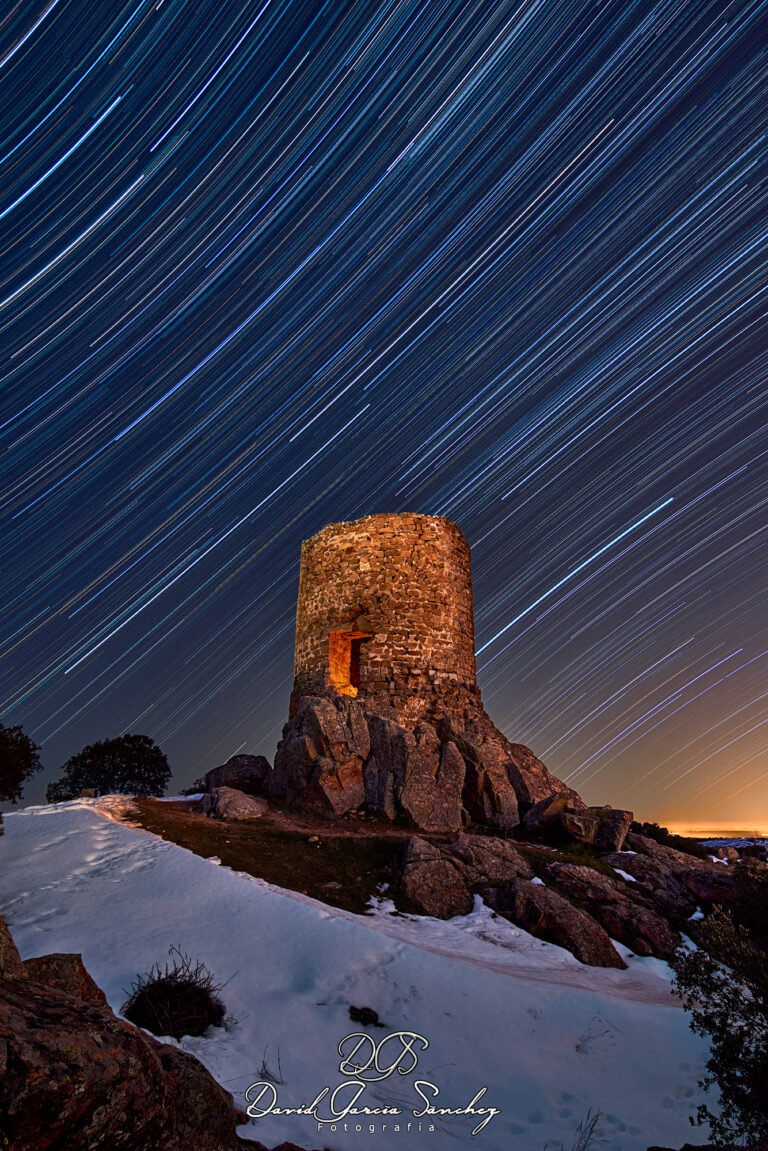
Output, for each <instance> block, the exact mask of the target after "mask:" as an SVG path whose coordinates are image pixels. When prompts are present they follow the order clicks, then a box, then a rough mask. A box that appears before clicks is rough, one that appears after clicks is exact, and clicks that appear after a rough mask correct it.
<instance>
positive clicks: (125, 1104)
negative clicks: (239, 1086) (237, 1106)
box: [0, 919, 259, 1151]
mask: <svg viewBox="0 0 768 1151" xmlns="http://www.w3.org/2000/svg"><path fill="white" fill-rule="evenodd" d="M0 1069H2V1075H0V1146H3V1147H12V1148H14V1149H15V1151H42V1149H43V1148H46V1147H67V1148H68V1151H87V1149H89V1148H93V1147H110V1148H115V1151H118V1149H119V1148H125V1149H126V1151H133V1149H134V1148H136V1147H158V1148H159V1147H162V1148H164V1151H188V1149H189V1148H190V1147H194V1148H196V1151H235V1149H236V1148H244V1147H248V1148H253V1147H258V1146H259V1145H257V1144H254V1143H250V1142H247V1141H246V1140H243V1139H240V1138H239V1137H238V1135H237V1132H236V1130H235V1127H236V1123H237V1122H238V1121H242V1118H241V1119H240V1120H238V1116H237V1114H236V1112H235V1110H234V1107H233V1101H232V1096H231V1095H230V1094H229V1092H228V1091H225V1090H224V1088H223V1087H220V1086H219V1084H218V1083H216V1081H215V1080H214V1079H213V1078H212V1076H211V1075H210V1074H209V1073H208V1071H206V1069H205V1067H203V1065H202V1063H199V1062H198V1060H197V1059H195V1058H194V1057H193V1056H192V1055H188V1054H187V1053H186V1052H184V1051H180V1050H179V1049H178V1048H177V1047H172V1046H170V1045H169V1044H166V1043H159V1042H158V1041H157V1040H155V1039H152V1038H151V1036H149V1035H147V1034H146V1033H145V1032H143V1031H140V1030H139V1029H138V1028H136V1027H132V1026H131V1024H129V1023H125V1022H124V1021H123V1020H121V1019H118V1018H116V1016H115V1015H113V1014H112V1011H111V1010H110V1008H109V1007H108V1006H107V1004H106V1000H105V998H104V995H103V993H102V992H101V991H100V989H99V988H98V987H97V986H96V984H95V983H94V982H93V980H92V979H91V977H90V976H89V975H88V973H87V971H86V970H85V968H84V967H83V964H82V959H81V958H80V956H79V955H48V956H44V957H42V958H40V959H28V960H26V961H25V962H24V963H22V962H21V960H20V958H19V953H18V951H17V950H16V946H15V944H14V942H13V939H12V938H11V935H10V932H9V931H8V929H7V927H6V925H5V923H4V922H3V920H2V919H0Z"/></svg>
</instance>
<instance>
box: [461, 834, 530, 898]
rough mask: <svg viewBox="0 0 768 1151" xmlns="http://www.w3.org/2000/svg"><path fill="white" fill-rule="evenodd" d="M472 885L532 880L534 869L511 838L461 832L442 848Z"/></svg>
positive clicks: (466, 881) (468, 883)
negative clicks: (512, 880) (510, 840)
mask: <svg viewBox="0 0 768 1151" xmlns="http://www.w3.org/2000/svg"><path fill="white" fill-rule="evenodd" d="M442 854H443V856H444V857H445V858H447V859H450V861H451V863H453V866H454V867H455V868H456V869H457V871H458V872H459V874H460V875H461V877H462V879H463V880H464V882H465V883H466V884H467V886H468V887H470V888H477V887H479V886H481V885H485V884H496V883H508V882H509V881H510V880H511V879H532V878H533V868H532V867H531V865H530V863H528V860H527V859H526V858H525V857H524V856H523V855H521V853H520V852H519V851H518V850H517V848H516V847H515V846H514V844H512V843H510V842H509V840H508V839H497V838H496V837H495V836H492V835H458V836H457V837H456V838H455V839H454V840H453V841H452V842H450V843H448V844H446V845H445V846H444V847H443V848H442Z"/></svg>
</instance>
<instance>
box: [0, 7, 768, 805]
mask: <svg viewBox="0 0 768 1151" xmlns="http://www.w3.org/2000/svg"><path fill="white" fill-rule="evenodd" d="M767 70H768V3H766V2H762V0H761V2H749V0H736V2H734V3H727V2H725V0H718V2H716V3H709V2H707V0H697V2H695V3H691V0H664V2H660V3H650V2H645V0H642V2H639V3H632V2H631V0H581V2H578V0H571V2H561V0H522V2H520V0H515V2H514V3H501V2H496V0H480V2H479V3H478V2H476V0H471V2H466V0H465V2H454V0H401V2H394V0H391V2H390V0H381V2H378V3H377V2H370V3H367V2H357V3H352V4H344V3H341V2H339V0H327V2H326V3H324V4H320V3H314V2H312V0H300V2H299V0H291V2H286V0H267V2H266V3H264V2H262V0H258V2H254V3H248V2H245V0H230V2H228V3H226V4H225V3H222V2H221V0H216V2H204V0H200V2H197V3H195V2H190V0H159V2H157V0H152V2H150V0H142V2H136V0H131V2H121V0H114V2H111V3H108V4H107V3H102V4H99V3H93V2H91V3H86V2H85V0H20V2H19V3H17V4H15V6H10V5H9V6H7V7H6V9H5V14H4V16H3V21H2V24H1V25H0V85H1V88H0V97H1V98H2V99H1V107H2V112H1V113H0V115H1V116H2V131H1V132H0V147H1V149H2V157H3V158H2V182H1V184H0V227H2V229H3V242H2V257H1V261H2V262H1V264H0V281H1V282H0V300H1V303H0V330H1V331H2V341H1V343H0V357H1V362H2V390H1V392H0V436H1V437H2V455H1V458H2V468H3V481H2V489H1V495H2V513H1V515H2V521H1V525H2V536H3V572H2V583H3V593H4V594H3V597H2V615H1V617H0V638H1V640H2V663H1V665H0V697H1V698H2V703H0V720H2V722H4V723H6V724H16V723H21V724H23V726H24V728H25V730H26V731H27V732H28V733H30V734H31V735H33V736H34V738H35V739H36V740H37V741H38V742H39V743H40V744H42V759H43V762H44V764H45V767H46V771H45V773H44V774H42V773H41V775H40V776H39V777H37V779H36V781H35V782H34V783H32V784H28V785H27V789H26V797H25V798H26V800H27V801H29V800H34V801H39V800H40V798H41V797H42V795H43V793H44V787H45V784H46V783H47V782H48V781H49V780H50V779H52V778H54V777H55V776H56V775H58V771H59V769H60V767H61V765H62V764H63V762H64V760H66V758H67V757H68V756H69V755H71V754H73V753H74V752H76V751H78V750H79V749H80V748H81V747H82V746H83V745H84V744H86V743H90V742H93V741H94V740H97V739H103V738H107V737H109V736H114V735H116V734H118V733H120V732H124V731H132V732H142V733H146V734H148V735H151V736H152V737H154V739H156V740H157V742H158V743H159V744H160V745H161V746H162V748H163V749H164V750H165V751H166V753H167V755H168V757H169V760H170V763H171V766H172V767H173V769H174V780H173V781H172V784H171V788H172V789H174V788H179V787H182V786H185V785H187V784H189V783H190V782H191V781H192V779H193V778H194V777H195V776H197V775H198V774H200V773H201V772H203V771H205V770H208V769H209V768H211V767H213V766H215V765H216V764H217V763H220V762H222V761H223V760H224V759H226V758H227V757H228V756H229V755H231V754H233V753H234V752H236V751H238V750H244V751H252V752H261V753H264V754H267V755H268V756H270V757H272V756H273V754H274V748H275V743H276V741H277V739H278V737H279V732H280V727H281V725H282V724H283V722H284V721H285V719H286V716H287V708H288V695H289V692H290V688H291V680H292V660H293V629H294V613H295V605H296V593H297V585H298V561H299V547H300V543H301V541H302V540H303V539H305V538H307V537H308V536H310V535H312V534H313V533H314V532H316V531H317V530H318V529H319V528H321V527H322V526H323V525H324V524H326V523H329V522H335V521H340V520H348V519H356V518H358V517H360V516H362V515H365V514H367V513H370V512H380V511H395V512H396V511H417V512H423V513H427V514H439V515H445V516H448V517H449V518H450V519H452V520H454V521H455V522H456V523H458V524H459V526H460V527H461V528H462V530H463V531H464V533H465V535H466V537H467V539H468V541H469V543H470V545H471V547H472V557H473V571H474V585H475V611H476V629H477V650H478V664H479V668H480V676H479V679H480V685H481V687H482V689H483V697H484V701H485V704H486V707H487V709H488V711H489V712H490V714H491V716H492V717H493V718H494V720H495V721H496V722H497V723H498V725H499V726H500V727H501V728H502V729H503V730H504V731H505V732H506V734H507V735H509V736H510V737H511V738H513V739H515V740H517V741H520V742H523V743H526V744H528V745H529V746H530V747H532V748H533V750H534V751H535V752H536V753H537V754H538V755H539V756H540V757H541V758H542V759H543V760H544V761H545V762H546V763H547V765H548V766H549V767H550V769H551V770H553V771H554V772H555V773H556V774H558V775H559V776H561V777H562V778H564V779H567V780H568V781H569V782H570V783H571V784H572V785H573V786H575V787H576V788H577V789H578V790H580V791H581V792H582V794H583V795H584V797H585V798H586V799H587V800H588V801H590V802H593V803H595V802H610V803H612V804H613V805H614V806H630V807H633V808H634V810H635V811H636V813H638V814H639V815H640V816H641V817H643V818H655V819H660V820H662V821H670V820H674V819H701V820H703V821H708V820H720V819H722V820H737V821H738V820H742V821H746V822H747V823H748V824H754V823H755V822H760V821H761V822H762V823H763V824H768V762H767V760H768V757H767V756H766V748H767V746H768V718H767V713H766V698H768V676H767V675H766V671H767V670H768V637H767V636H766V634H765V631H764V627H763V624H764V621H765V618H766V611H765V606H766V605H765V600H766V580H765V576H764V570H765V550H766V549H765V542H766V513H765V508H766V495H767V488H768V486H767V484H766V478H767V477H766V473H767V471H768V468H767V467H766V454H767V453H768V442H767V441H766V438H765V436H764V435H763V429H764V427H765V414H766V398H767V397H766V383H765V381H766V366H767V365H768V338H767V337H766V312H767V310H768V276H767V275H766V272H767V270H768V256H767V254H766V239H767V238H768V212H767V211H766V205H767V202H768V195H766V130H767V129H768V101H767V100H766V73H767Z"/></svg>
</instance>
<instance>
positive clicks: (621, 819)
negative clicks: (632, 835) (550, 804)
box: [562, 807, 632, 851]
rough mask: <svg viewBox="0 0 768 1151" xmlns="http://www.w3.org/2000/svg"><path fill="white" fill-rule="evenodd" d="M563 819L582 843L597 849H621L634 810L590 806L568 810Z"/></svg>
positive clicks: (570, 832)
mask: <svg viewBox="0 0 768 1151" xmlns="http://www.w3.org/2000/svg"><path fill="white" fill-rule="evenodd" d="M562 820H563V826H564V828H565V830H566V831H567V832H568V834H569V835H570V836H572V838H573V839H576V840H578V841H579V842H580V843H587V844H589V846H590V847H594V848H595V850H596V851H621V848H622V845H623V843H624V840H625V839H626V836H627V832H628V831H629V826H630V824H631V823H632V812H631V811H615V810H614V809H613V808H612V807H588V808H587V809H586V811H580V812H571V811H566V812H564V813H563V816H562Z"/></svg>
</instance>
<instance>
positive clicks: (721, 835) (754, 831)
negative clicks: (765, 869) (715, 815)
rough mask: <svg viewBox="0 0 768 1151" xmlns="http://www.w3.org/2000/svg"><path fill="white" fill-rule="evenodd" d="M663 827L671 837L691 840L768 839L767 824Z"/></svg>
mask: <svg viewBox="0 0 768 1151" xmlns="http://www.w3.org/2000/svg"><path fill="white" fill-rule="evenodd" d="M665 826H666V827H667V828H668V829H669V831H671V832H672V834H673V835H687V836H689V837H690V838H691V839H726V838H731V839H768V824H763V825H760V824H758V825H757V827H755V824H747V825H746V828H745V824H744V821H743V820H742V821H741V822H737V821H728V822H722V823H715V822H714V821H710V822H709V823H690V822H686V823H667V824H665Z"/></svg>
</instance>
